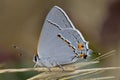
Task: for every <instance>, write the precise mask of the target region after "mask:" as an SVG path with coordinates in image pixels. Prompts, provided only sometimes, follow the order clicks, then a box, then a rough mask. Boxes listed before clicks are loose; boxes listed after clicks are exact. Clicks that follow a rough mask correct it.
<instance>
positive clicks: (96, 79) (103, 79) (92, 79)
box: [82, 76, 115, 80]
mask: <svg viewBox="0 0 120 80" xmlns="http://www.w3.org/2000/svg"><path fill="white" fill-rule="evenodd" d="M110 79H112V80H113V79H115V76H108V77H98V78H88V79H82V80H110Z"/></svg>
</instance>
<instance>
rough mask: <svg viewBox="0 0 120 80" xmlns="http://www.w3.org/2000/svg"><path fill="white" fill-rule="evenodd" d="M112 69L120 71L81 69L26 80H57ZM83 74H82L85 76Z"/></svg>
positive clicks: (51, 73)
mask: <svg viewBox="0 0 120 80" xmlns="http://www.w3.org/2000/svg"><path fill="white" fill-rule="evenodd" d="M113 69H120V67H107V68H92V69H82V70H75V71H73V72H65V71H64V72H44V73H41V74H40V75H39V76H36V77H33V78H30V79H28V80H36V79H38V80H39V79H40V80H41V79H45V80H50V79H58V78H61V77H66V76H71V75H78V74H81V73H84V72H85V73H88V72H91V71H92V72H93V71H103V70H113ZM85 73H84V74H85Z"/></svg>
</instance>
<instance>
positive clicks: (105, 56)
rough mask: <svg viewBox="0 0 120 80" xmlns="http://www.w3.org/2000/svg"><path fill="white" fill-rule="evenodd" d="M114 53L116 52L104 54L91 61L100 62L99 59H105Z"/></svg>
mask: <svg viewBox="0 0 120 80" xmlns="http://www.w3.org/2000/svg"><path fill="white" fill-rule="evenodd" d="M114 52H116V50H112V51H109V52H107V53H105V54H103V55H101V56H99V57H97V58H95V59H93V60H92V61H96V60H101V59H104V58H107V57H109V56H111V55H113V53H114Z"/></svg>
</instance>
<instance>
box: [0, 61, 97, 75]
mask: <svg viewBox="0 0 120 80" xmlns="http://www.w3.org/2000/svg"><path fill="white" fill-rule="evenodd" d="M95 63H98V61H93V62H85V63H77V64H71V65H65V66H63V68H64V70H65V71H74V70H75V69H77V68H79V67H81V66H85V65H89V64H95ZM51 70H52V71H53V72H55V71H56V72H59V71H62V70H61V69H60V68H59V67H53V68H51ZM25 71H41V72H43V71H49V70H48V69H47V68H45V67H40V68H23V69H1V70H0V73H11V72H25Z"/></svg>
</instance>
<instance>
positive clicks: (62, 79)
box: [59, 71, 97, 80]
mask: <svg viewBox="0 0 120 80" xmlns="http://www.w3.org/2000/svg"><path fill="white" fill-rule="evenodd" d="M95 72H97V71H89V72H85V73H81V74H77V75H73V76H67V77H63V78H60V79H59V80H68V79H71V78H75V77H80V76H84V75H89V74H92V73H95Z"/></svg>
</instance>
